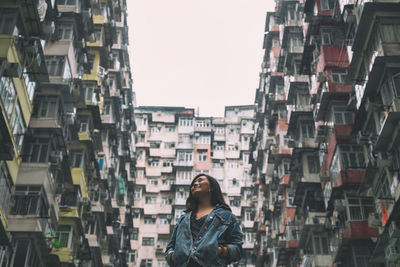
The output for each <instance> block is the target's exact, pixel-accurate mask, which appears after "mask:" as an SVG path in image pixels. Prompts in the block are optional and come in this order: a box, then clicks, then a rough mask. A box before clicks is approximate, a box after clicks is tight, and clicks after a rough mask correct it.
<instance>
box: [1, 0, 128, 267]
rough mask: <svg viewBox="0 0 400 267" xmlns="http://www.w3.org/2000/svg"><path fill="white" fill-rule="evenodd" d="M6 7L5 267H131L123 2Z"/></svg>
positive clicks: (3, 78) (3, 30)
mask: <svg viewBox="0 0 400 267" xmlns="http://www.w3.org/2000/svg"><path fill="white" fill-rule="evenodd" d="M0 10H1V25H2V26H1V35H0V42H1V46H0V47H1V49H0V51H1V52H0V53H1V54H2V56H1V57H0V59H1V70H0V77H1V84H0V90H1V96H2V99H1V108H2V114H3V115H2V117H1V118H2V120H1V121H2V126H1V131H2V133H1V142H2V148H1V149H2V153H1V154H2V158H1V162H0V163H1V176H0V179H1V180H0V184H1V187H0V188H1V204H2V205H1V208H2V209H1V213H0V214H1V222H2V228H1V238H0V240H1V241H0V242H1V243H0V265H1V266H126V265H127V262H129V261H133V260H134V259H132V258H133V255H132V253H131V249H130V245H131V242H130V239H131V238H132V237H133V225H132V213H131V209H130V205H129V201H132V199H133V197H132V196H130V195H129V192H128V191H129V190H128V189H129V188H133V179H134V169H135V148H134V146H133V145H134V139H133V137H134V136H133V134H132V131H134V130H135V124H134V120H133V108H134V94H133V92H132V87H131V74H130V68H129V57H128V53H127V45H128V38H127V24H126V2H125V1H118V0H113V1H102V0H100V1H80V0H72V1H70V0H68V1H66V0H65V1H64V0H59V1H44V0H43V1H2V2H1V3H0ZM3 144H4V146H3Z"/></svg>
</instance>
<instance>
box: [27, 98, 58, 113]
mask: <svg viewBox="0 0 400 267" xmlns="http://www.w3.org/2000/svg"><path fill="white" fill-rule="evenodd" d="M58 105H59V98H58V96H37V97H36V98H35V105H34V109H33V114H34V115H35V116H36V117H47V118H56V117H57V115H58V109H59V106H58Z"/></svg>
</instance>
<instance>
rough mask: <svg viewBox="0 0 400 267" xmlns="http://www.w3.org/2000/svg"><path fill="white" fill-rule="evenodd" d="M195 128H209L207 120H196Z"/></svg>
mask: <svg viewBox="0 0 400 267" xmlns="http://www.w3.org/2000/svg"><path fill="white" fill-rule="evenodd" d="M196 127H199V128H204V127H210V122H209V121H208V120H198V121H196Z"/></svg>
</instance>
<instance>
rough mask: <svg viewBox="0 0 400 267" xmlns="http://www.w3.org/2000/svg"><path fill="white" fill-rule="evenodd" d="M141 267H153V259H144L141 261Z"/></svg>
mask: <svg viewBox="0 0 400 267" xmlns="http://www.w3.org/2000/svg"><path fill="white" fill-rule="evenodd" d="M140 267H153V260H151V259H142V260H141V261H140Z"/></svg>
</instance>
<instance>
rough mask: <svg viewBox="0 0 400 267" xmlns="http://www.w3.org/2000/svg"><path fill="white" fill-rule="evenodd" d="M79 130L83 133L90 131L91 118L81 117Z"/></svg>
mask: <svg viewBox="0 0 400 267" xmlns="http://www.w3.org/2000/svg"><path fill="white" fill-rule="evenodd" d="M79 132H81V133H88V132H89V118H81V119H80V124H79Z"/></svg>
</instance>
